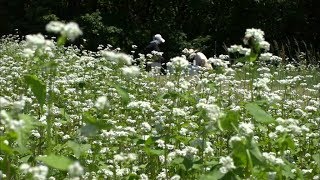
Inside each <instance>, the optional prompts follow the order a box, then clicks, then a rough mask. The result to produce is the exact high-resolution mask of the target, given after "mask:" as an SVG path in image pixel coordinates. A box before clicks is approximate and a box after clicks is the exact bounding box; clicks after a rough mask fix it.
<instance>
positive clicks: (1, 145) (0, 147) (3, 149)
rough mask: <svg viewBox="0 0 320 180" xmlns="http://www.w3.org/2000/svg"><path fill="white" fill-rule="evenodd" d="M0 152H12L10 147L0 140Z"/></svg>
mask: <svg viewBox="0 0 320 180" xmlns="http://www.w3.org/2000/svg"><path fill="white" fill-rule="evenodd" d="M0 152H4V153H5V154H8V155H12V154H13V150H12V148H11V147H10V146H8V145H6V144H5V143H4V142H3V141H1V142H0Z"/></svg>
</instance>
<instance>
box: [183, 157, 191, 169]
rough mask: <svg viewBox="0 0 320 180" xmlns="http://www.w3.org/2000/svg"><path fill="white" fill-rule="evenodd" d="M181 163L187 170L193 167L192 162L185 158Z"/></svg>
mask: <svg viewBox="0 0 320 180" xmlns="http://www.w3.org/2000/svg"><path fill="white" fill-rule="evenodd" d="M182 163H183V165H184V167H186V169H187V170H188V169H191V168H192V166H193V161H192V159H190V158H186V157H185V158H184V160H183V162H182Z"/></svg>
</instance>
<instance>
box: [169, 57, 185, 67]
mask: <svg viewBox="0 0 320 180" xmlns="http://www.w3.org/2000/svg"><path fill="white" fill-rule="evenodd" d="M170 61H171V62H168V63H167V65H168V66H172V67H173V68H181V69H185V68H187V67H188V65H189V61H188V60H187V59H186V58H183V57H179V56H177V57H174V58H172V59H170Z"/></svg>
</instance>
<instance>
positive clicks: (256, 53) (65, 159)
mask: <svg viewBox="0 0 320 180" xmlns="http://www.w3.org/2000/svg"><path fill="white" fill-rule="evenodd" d="M46 30H47V31H48V32H52V33H56V35H57V38H56V39H54V40H53V39H49V38H46V37H45V36H44V35H42V34H34V35H27V36H25V37H19V36H15V35H9V36H4V37H2V39H1V42H0V179H10V180H11V179H36V180H45V179H49V180H54V179H56V180H60V179H74V180H76V179H79V180H80V179H83V180H85V179H114V180H120V179H130V180H133V179H141V180H148V179H150V180H152V179H159V180H161V179H163V180H167V179H170V180H179V179H181V180H187V179H210V180H211V179H259V180H260V179H314V180H316V179H320V135H319V133H320V70H319V68H318V67H315V66H312V65H308V66H307V65H306V64H302V63H301V64H295V65H292V64H290V63H284V62H283V59H282V58H281V57H278V56H275V55H273V54H271V53H269V52H268V51H269V49H270V44H269V43H268V42H267V41H265V39H264V32H263V31H261V30H259V29H248V30H246V31H245V33H244V41H243V43H244V44H243V45H233V46H231V47H230V48H229V49H228V51H229V55H232V56H235V57H237V58H236V60H235V62H234V63H232V64H229V55H220V56H218V57H212V58H209V61H210V63H211V64H212V65H213V69H206V68H201V67H198V69H196V70H194V71H191V68H190V67H191V65H190V64H189V61H188V59H186V56H184V55H183V52H188V51H189V50H188V49H185V50H183V52H181V56H178V57H172V59H171V61H170V62H169V63H168V67H169V68H168V73H167V74H166V75H160V71H159V69H157V68H154V69H152V70H151V71H150V72H147V71H145V67H144V64H145V63H144V62H145V61H147V60H150V59H152V56H153V55H147V56H145V55H142V54H141V55H140V57H139V58H133V56H132V55H130V54H126V53H124V52H120V51H119V49H112V48H110V47H107V48H104V47H102V46H101V47H102V48H99V50H98V51H95V52H94V51H89V50H85V49H82V48H78V47H76V46H65V43H66V42H67V41H70V42H72V41H73V40H75V39H76V38H78V36H81V35H82V31H81V30H80V28H79V26H78V25H77V24H76V23H68V24H64V23H61V22H51V23H49V24H48V25H47V27H46ZM158 54H160V55H161V53H158ZM137 61H139V62H140V63H139V64H138V65H137V63H136V62H137Z"/></svg>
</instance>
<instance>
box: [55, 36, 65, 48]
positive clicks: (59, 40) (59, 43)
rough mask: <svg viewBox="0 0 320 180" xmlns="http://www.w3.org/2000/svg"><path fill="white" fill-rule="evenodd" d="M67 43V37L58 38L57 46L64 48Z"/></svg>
mask: <svg viewBox="0 0 320 180" xmlns="http://www.w3.org/2000/svg"><path fill="white" fill-rule="evenodd" d="M66 41H67V37H66V36H60V37H59V38H58V42H57V44H58V46H63V45H64V44H65V43H66Z"/></svg>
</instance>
